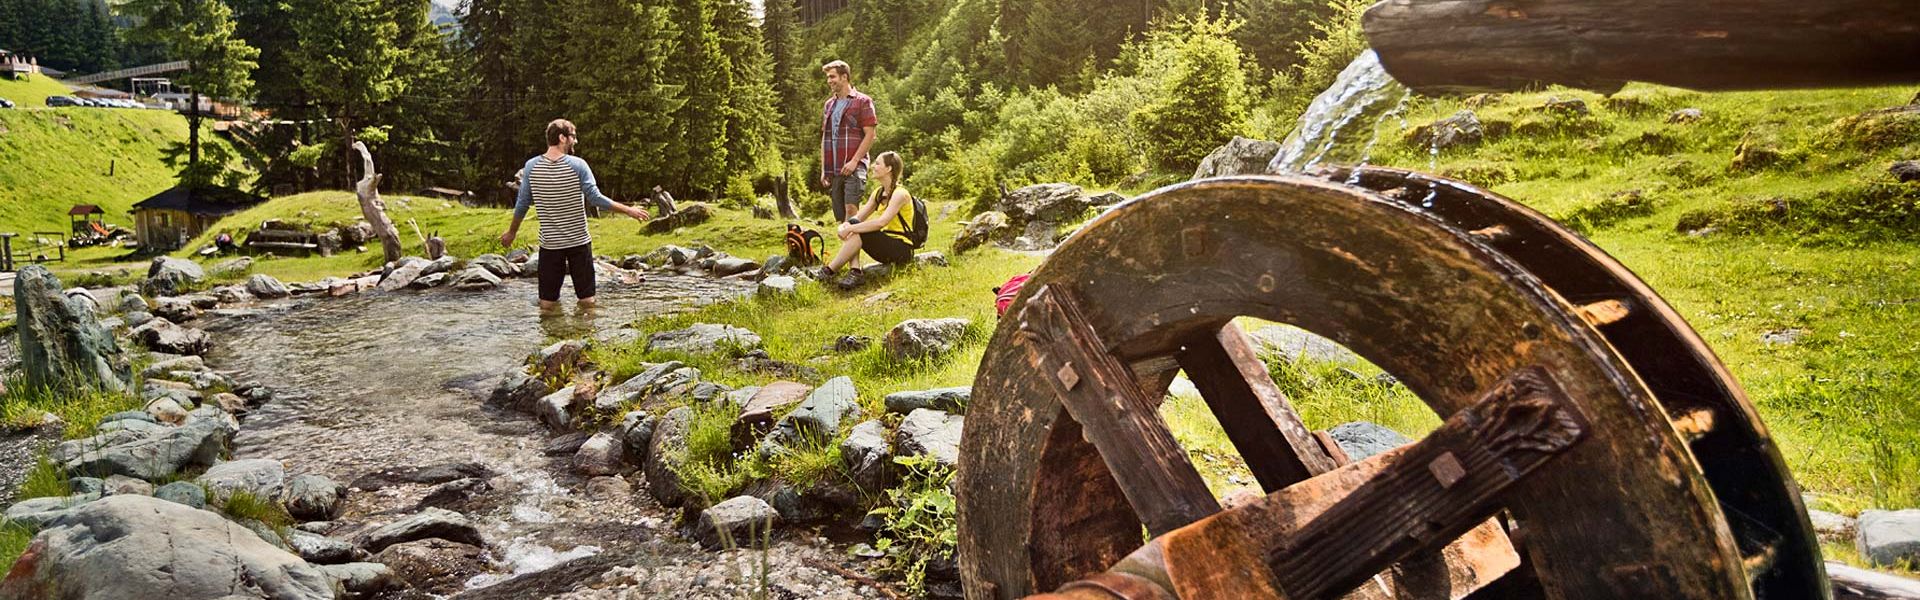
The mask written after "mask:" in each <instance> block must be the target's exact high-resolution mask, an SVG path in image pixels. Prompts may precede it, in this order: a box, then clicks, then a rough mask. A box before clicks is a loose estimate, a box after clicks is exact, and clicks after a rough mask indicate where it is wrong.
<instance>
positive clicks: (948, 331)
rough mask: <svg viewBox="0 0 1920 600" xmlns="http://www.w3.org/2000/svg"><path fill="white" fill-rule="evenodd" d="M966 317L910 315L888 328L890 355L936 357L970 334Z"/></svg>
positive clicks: (920, 357) (888, 353) (911, 358)
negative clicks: (919, 316) (916, 316)
mask: <svg viewBox="0 0 1920 600" xmlns="http://www.w3.org/2000/svg"><path fill="white" fill-rule="evenodd" d="M972 324H973V322H972V321H969V320H966V319H909V320H906V321H902V322H900V324H899V325H895V326H894V327H893V329H892V330H890V331H888V332H887V337H886V340H885V342H884V344H885V347H886V349H887V356H890V357H892V358H894V359H895V360H914V359H927V358H937V357H940V356H943V355H945V354H946V353H948V352H952V351H953V349H954V348H956V347H959V345H960V340H961V338H963V337H965V336H966V334H967V326H969V325H972Z"/></svg>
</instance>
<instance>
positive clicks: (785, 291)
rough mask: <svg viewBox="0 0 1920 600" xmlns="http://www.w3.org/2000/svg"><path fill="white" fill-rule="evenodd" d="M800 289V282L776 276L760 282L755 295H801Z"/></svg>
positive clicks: (784, 276)
mask: <svg viewBox="0 0 1920 600" xmlns="http://www.w3.org/2000/svg"><path fill="white" fill-rule="evenodd" d="M799 289H800V282H799V281H797V280H795V279H794V278H792V277H788V276H786V275H775V276H772V277H768V278H766V279H762V280H760V285H759V287H756V288H754V293H755V294H760V295H763V296H765V295H771V296H791V295H794V294H796V293H799Z"/></svg>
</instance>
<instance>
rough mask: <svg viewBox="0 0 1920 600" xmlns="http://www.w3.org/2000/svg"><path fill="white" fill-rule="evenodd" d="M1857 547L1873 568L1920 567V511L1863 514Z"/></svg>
mask: <svg viewBox="0 0 1920 600" xmlns="http://www.w3.org/2000/svg"><path fill="white" fill-rule="evenodd" d="M1858 523H1859V532H1860V535H1859V537H1857V538H1855V539H1854V547H1855V548H1856V549H1858V550H1859V551H1860V555H1861V556H1863V557H1866V559H1867V562H1868V563H1869V564H1871V565H1873V566H1880V567H1890V566H1893V565H1897V564H1900V561H1910V562H1913V563H1920V509H1908V510H1896V511H1885V510H1863V511H1860V520H1859V521H1858Z"/></svg>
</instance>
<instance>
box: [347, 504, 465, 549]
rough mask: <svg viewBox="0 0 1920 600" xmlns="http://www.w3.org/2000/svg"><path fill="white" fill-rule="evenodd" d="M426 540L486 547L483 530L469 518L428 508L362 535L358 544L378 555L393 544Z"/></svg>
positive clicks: (447, 511)
mask: <svg viewBox="0 0 1920 600" xmlns="http://www.w3.org/2000/svg"><path fill="white" fill-rule="evenodd" d="M427 538H440V539H443V540H448V541H453V542H459V543H462V544H470V545H474V546H484V545H486V541H485V540H483V539H481V537H480V530H479V529H476V528H474V526H473V522H472V521H469V520H467V516H466V515H463V514H460V513H457V512H453V511H450V510H442V509H438V508H428V509H426V510H423V511H420V512H419V513H417V514H413V515H410V516H407V517H404V518H401V519H400V520H398V521H394V522H392V523H388V524H386V525H384V526H381V527H379V528H376V529H374V530H372V531H368V532H366V533H363V534H360V537H359V538H358V539H356V540H355V542H356V543H357V544H358V545H359V546H360V547H361V548H365V549H367V551H368V552H374V553H378V552H380V551H382V550H385V549H386V548H387V547H388V546H392V545H394V544H403V543H406V542H412V541H417V540H424V539H427Z"/></svg>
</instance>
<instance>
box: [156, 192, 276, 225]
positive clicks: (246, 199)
mask: <svg viewBox="0 0 1920 600" xmlns="http://www.w3.org/2000/svg"><path fill="white" fill-rule="evenodd" d="M266 201H267V199H266V198H261V197H259V196H255V195H253V194H249V193H246V192H243V191H240V190H236V189H233V188H226V187H219V186H200V187H194V188H188V187H186V186H174V187H172V188H168V189H167V191H164V192H160V193H158V194H154V195H153V197H152V198H148V199H146V200H141V201H140V202H139V203H137V204H134V205H133V210H134V212H139V211H142V210H178V211H185V212H188V213H192V214H196V215H207V216H216V217H217V216H225V215H230V214H233V213H237V212H240V211H243V210H246V209H249V208H253V207H254V206H255V205H258V204H260V203H262V202H266Z"/></svg>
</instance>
